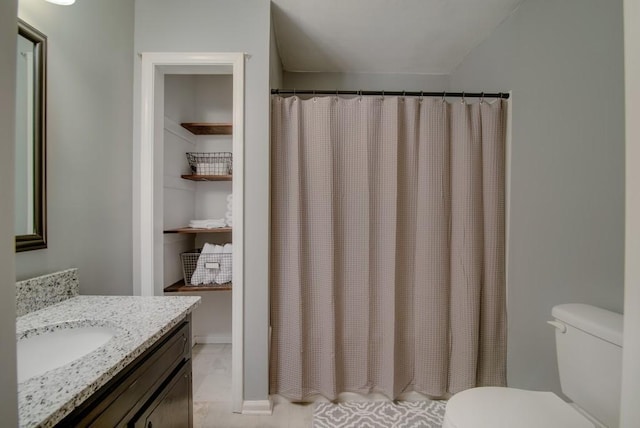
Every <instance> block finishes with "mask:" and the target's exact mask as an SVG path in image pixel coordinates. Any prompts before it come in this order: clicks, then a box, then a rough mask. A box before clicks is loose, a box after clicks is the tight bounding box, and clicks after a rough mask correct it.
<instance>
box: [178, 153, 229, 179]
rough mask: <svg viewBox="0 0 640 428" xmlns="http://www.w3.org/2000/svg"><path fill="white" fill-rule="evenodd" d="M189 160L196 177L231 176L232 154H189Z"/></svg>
mask: <svg viewBox="0 0 640 428" xmlns="http://www.w3.org/2000/svg"><path fill="white" fill-rule="evenodd" d="M187 160H188V161H189V167H190V168H191V172H192V173H193V174H195V175H231V173H232V166H233V154H232V153H231V152H211V153H195V152H188V153H187Z"/></svg>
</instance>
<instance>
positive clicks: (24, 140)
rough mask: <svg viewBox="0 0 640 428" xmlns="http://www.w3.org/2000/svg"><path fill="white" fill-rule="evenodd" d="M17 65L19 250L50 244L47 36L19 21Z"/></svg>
mask: <svg viewBox="0 0 640 428" xmlns="http://www.w3.org/2000/svg"><path fill="white" fill-rule="evenodd" d="M16 54H17V66H16V142H15V234H16V251H18V252H19V251H29V250H36V249H39V248H46V247H47V239H46V238H47V230H46V223H47V222H46V220H47V215H46V212H47V207H46V175H45V163H46V162H45V159H46V144H45V139H46V129H47V128H46V80H47V77H46V76H47V64H46V60H47V37H46V36H45V35H44V34H42V33H41V32H39V31H38V30H36V29H35V28H33V27H32V26H30V25H29V24H27V23H25V22H24V21H22V20H18V44H17V52H16Z"/></svg>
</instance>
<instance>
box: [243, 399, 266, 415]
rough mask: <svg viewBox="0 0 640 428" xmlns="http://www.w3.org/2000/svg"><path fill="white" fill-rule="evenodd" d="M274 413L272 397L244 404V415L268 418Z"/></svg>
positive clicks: (244, 402) (248, 401)
mask: <svg viewBox="0 0 640 428" xmlns="http://www.w3.org/2000/svg"><path fill="white" fill-rule="evenodd" d="M272 413H273V401H271V397H269V398H268V399H267V400H255V401H251V400H244V401H243V402H242V414H243V415H263V416H268V415H271V414H272Z"/></svg>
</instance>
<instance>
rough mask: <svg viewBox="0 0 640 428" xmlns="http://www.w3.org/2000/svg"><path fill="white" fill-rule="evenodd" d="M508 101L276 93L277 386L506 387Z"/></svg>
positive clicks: (294, 389)
mask: <svg viewBox="0 0 640 428" xmlns="http://www.w3.org/2000/svg"><path fill="white" fill-rule="evenodd" d="M506 106H507V101H503V100H498V101H494V102H492V103H488V102H486V101H483V102H477V103H473V104H467V103H465V102H464V100H462V101H457V102H453V103H449V102H445V101H444V100H442V99H432V98H425V99H419V98H412V97H379V96H364V97H355V98H351V99H347V98H342V97H337V96H331V97H314V98H312V99H308V100H303V99H300V98H298V97H295V96H294V97H289V98H283V97H280V96H275V97H273V98H272V135H271V144H272V152H271V153H272V164H271V168H272V173H271V175H272V179H271V180H272V183H271V186H272V208H271V210H272V213H271V216H272V218H271V279H270V284H271V326H272V342H271V345H272V346H271V360H270V389H271V393H273V394H281V395H283V396H285V397H288V398H290V399H292V400H304V399H306V398H309V397H310V396H312V395H315V394H321V395H323V396H325V397H327V398H329V399H335V398H336V397H337V395H338V394H339V393H341V392H346V391H349V392H358V393H370V392H380V393H383V394H385V395H387V396H388V397H390V398H396V397H398V396H399V394H400V393H402V392H405V391H417V392H420V393H423V394H426V395H428V396H430V397H446V396H448V395H449V394H452V393H456V392H459V391H462V390H464V389H467V388H471V387H475V386H488V385H495V386H504V385H505V384H506V374H505V372H506V367H505V366H506V313H505V273H504V270H505V268H504V267H505V260H504V258H505V237H504V229H505V213H504V189H505V184H504V176H505V128H506Z"/></svg>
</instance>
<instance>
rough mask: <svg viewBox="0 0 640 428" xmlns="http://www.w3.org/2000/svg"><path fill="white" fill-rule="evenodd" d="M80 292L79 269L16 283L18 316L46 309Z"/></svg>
mask: <svg viewBox="0 0 640 428" xmlns="http://www.w3.org/2000/svg"><path fill="white" fill-rule="evenodd" d="M79 291H80V283H79V281H78V269H75V268H74V269H67V270H63V271H60V272H54V273H51V274H48V275H43V276H38V277H35V278H31V279H25V280H24V281H18V282H16V315H17V316H19V317H20V316H22V315H26V314H28V313H30V312H34V311H37V310H40V309H42V308H46V307H47V306H51V305H53V304H56V303H59V302H62V301H63V300H67V299H69V298H71V297H74V296H77V295H78V294H79Z"/></svg>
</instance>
